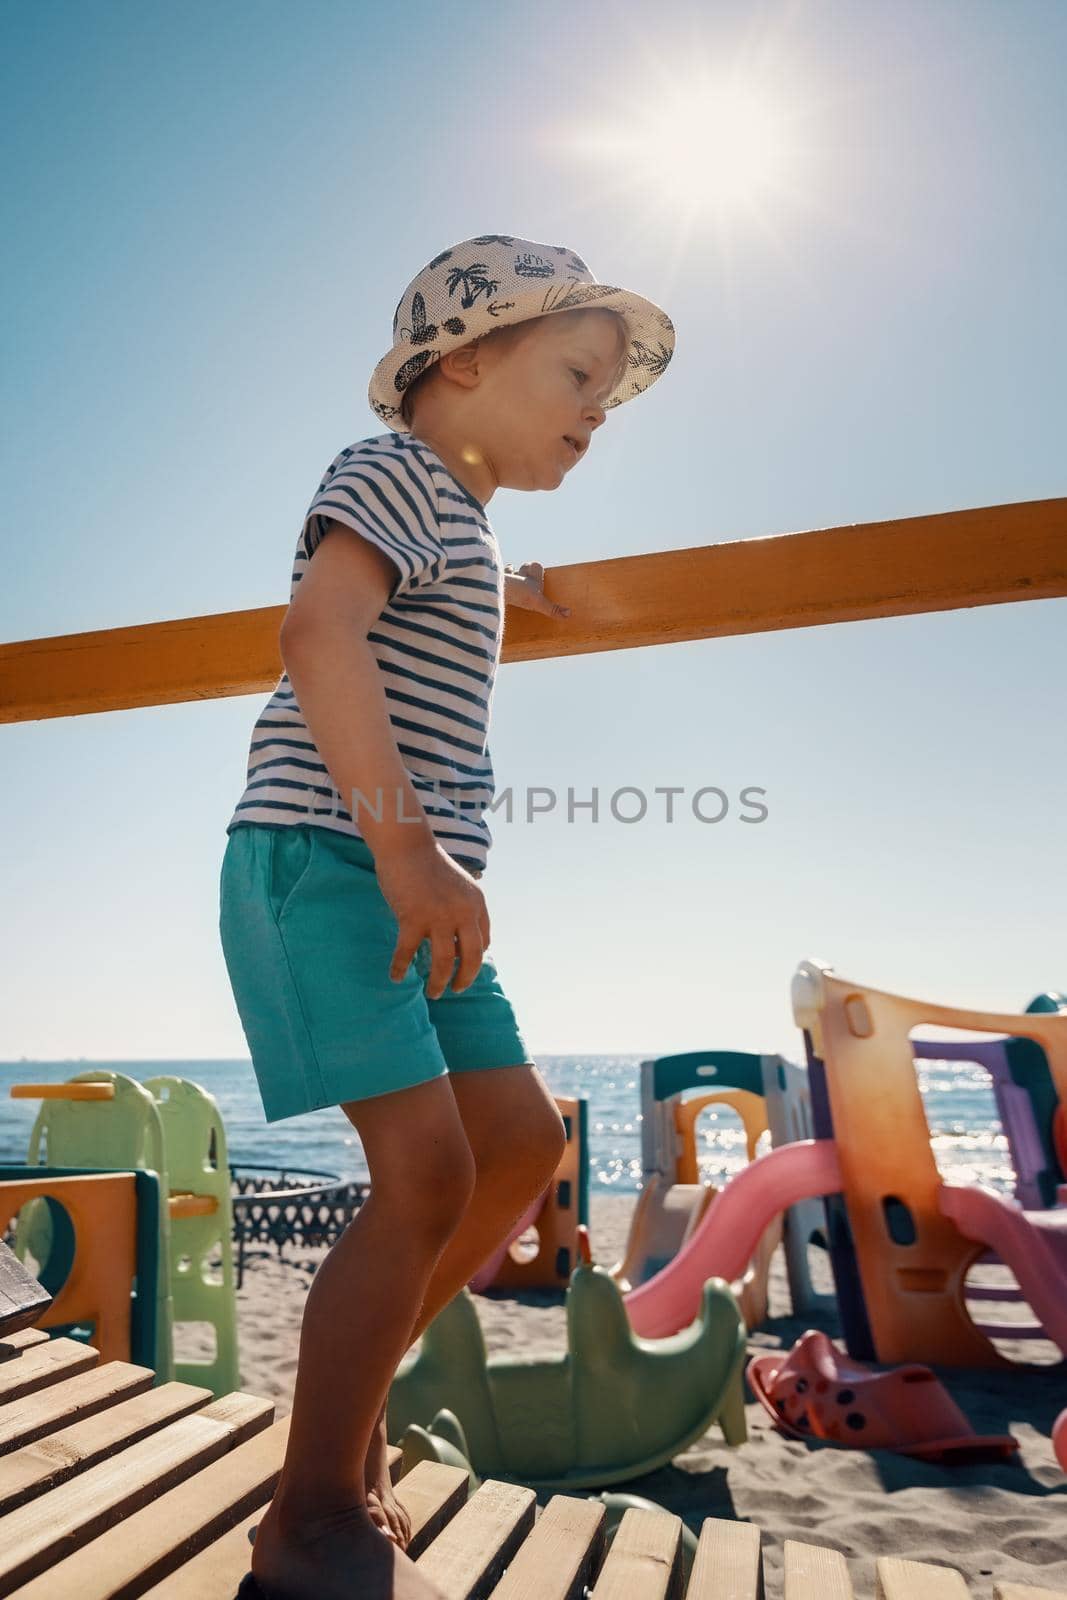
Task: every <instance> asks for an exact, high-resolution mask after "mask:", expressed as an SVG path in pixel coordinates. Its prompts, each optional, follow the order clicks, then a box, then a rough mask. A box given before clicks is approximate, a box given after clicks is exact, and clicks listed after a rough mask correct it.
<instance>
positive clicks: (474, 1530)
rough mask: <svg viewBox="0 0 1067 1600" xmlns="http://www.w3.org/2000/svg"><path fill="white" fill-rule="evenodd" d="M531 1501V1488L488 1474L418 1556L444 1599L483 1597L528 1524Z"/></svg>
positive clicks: (533, 1501)
mask: <svg viewBox="0 0 1067 1600" xmlns="http://www.w3.org/2000/svg"><path fill="white" fill-rule="evenodd" d="M403 1482H404V1480H403V1479H401V1480H400V1484H398V1485H397V1488H398V1489H399V1488H400V1487H401V1486H402V1484H403ZM536 1501H537V1496H536V1495H535V1494H534V1492H533V1490H532V1489H524V1488H523V1487H522V1486H521V1484H515V1483H498V1482H497V1481H496V1480H495V1479H493V1478H487V1479H486V1481H485V1482H484V1483H483V1484H482V1486H481V1488H480V1489H479V1490H478V1492H477V1494H475V1495H473V1496H472V1497H471V1499H469V1500H468V1501H467V1503H466V1505H465V1506H464V1507H463V1508H462V1510H460V1511H459V1512H458V1513H457V1514H456V1516H454V1517H453V1518H452V1520H451V1522H449V1523H447V1524H446V1526H445V1528H444V1529H443V1530H442V1532H441V1533H439V1534H438V1535H437V1538H436V1539H435V1540H434V1541H433V1543H432V1544H431V1545H430V1547H429V1549H428V1550H426V1551H424V1553H423V1554H422V1555H421V1556H419V1558H418V1567H419V1570H420V1571H421V1572H424V1573H425V1574H426V1576H427V1578H428V1579H429V1580H430V1582H431V1583H434V1584H436V1586H437V1588H438V1589H440V1591H441V1594H442V1597H443V1600H484V1596H486V1595H488V1594H489V1593H490V1592H491V1590H492V1587H493V1584H494V1583H495V1582H496V1581H497V1579H498V1578H499V1577H500V1575H501V1573H502V1572H503V1570H504V1568H505V1567H506V1566H507V1564H508V1562H509V1561H510V1560H511V1558H512V1556H513V1555H514V1553H515V1551H516V1550H517V1548H518V1547H519V1545H520V1544H521V1543H522V1541H523V1539H525V1537H526V1535H527V1534H528V1533H529V1531H530V1529H531V1528H532V1527H533V1523H534V1506H535V1504H536Z"/></svg>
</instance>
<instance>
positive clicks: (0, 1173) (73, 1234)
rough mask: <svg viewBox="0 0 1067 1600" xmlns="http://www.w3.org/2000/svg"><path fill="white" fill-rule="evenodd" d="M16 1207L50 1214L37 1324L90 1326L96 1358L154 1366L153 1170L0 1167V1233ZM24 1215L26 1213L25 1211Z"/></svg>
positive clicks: (157, 1208) (155, 1247) (156, 1199)
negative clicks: (45, 1301) (42, 1307)
mask: <svg viewBox="0 0 1067 1600" xmlns="http://www.w3.org/2000/svg"><path fill="white" fill-rule="evenodd" d="M23 1207H27V1208H33V1210H38V1211H40V1212H43V1214H44V1216H45V1217H51V1218H53V1219H54V1223H53V1229H52V1231H51V1233H50V1242H51V1246H52V1248H51V1249H50V1251H49V1253H48V1259H47V1261H46V1263H45V1265H44V1266H43V1267H42V1268H41V1271H40V1273H39V1275H38V1281H39V1282H40V1284H41V1287H42V1288H43V1289H45V1290H46V1291H47V1292H48V1294H49V1295H50V1296H51V1297H52V1299H51V1304H50V1305H49V1306H48V1308H47V1310H46V1311H44V1313H43V1314H42V1315H41V1316H40V1317H38V1318H37V1326H38V1327H40V1328H48V1329H53V1330H63V1331H64V1332H67V1331H68V1330H73V1329H75V1328H78V1327H81V1326H83V1325H87V1326H91V1329H92V1342H93V1345H94V1347H95V1348H96V1349H97V1350H99V1352H100V1358H101V1360H103V1361H132V1362H134V1363H136V1364H137V1365H138V1366H148V1367H154V1366H155V1357H156V1324H157V1318H158V1310H159V1308H158V1304H157V1298H156V1292H155V1290H156V1286H157V1285H158V1284H159V1279H160V1274H159V1236H160V1235H159V1212H160V1203H159V1179H158V1178H157V1176H156V1174H155V1173H154V1172H110V1171H100V1170H99V1169H88V1168H77V1167H59V1168H53V1167H39V1166H34V1167H28V1166H16V1165H12V1164H8V1163H5V1164H4V1165H2V1166H0V1233H2V1232H4V1231H6V1229H7V1228H8V1226H9V1224H10V1223H11V1220H12V1218H14V1217H15V1216H16V1215H18V1214H19V1213H20V1212H21V1210H22V1208H23ZM28 1214H32V1212H28Z"/></svg>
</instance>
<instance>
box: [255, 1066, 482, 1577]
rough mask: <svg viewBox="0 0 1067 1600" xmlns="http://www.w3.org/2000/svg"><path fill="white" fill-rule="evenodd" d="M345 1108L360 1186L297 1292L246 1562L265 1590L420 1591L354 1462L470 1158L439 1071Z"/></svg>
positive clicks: (465, 1185) (469, 1175) (448, 1231)
mask: <svg viewBox="0 0 1067 1600" xmlns="http://www.w3.org/2000/svg"><path fill="white" fill-rule="evenodd" d="M345 1110H346V1112H347V1114H348V1116H349V1118H350V1120H351V1121H352V1123H353V1124H354V1126H355V1127H356V1128H357V1130H358V1132H359V1135H360V1139H361V1142H362V1144H363V1149H364V1153H365V1155H366V1158H367V1164H368V1166H369V1168H370V1174H371V1194H370V1197H369V1199H368V1200H367V1201H365V1203H364V1204H363V1205H362V1206H361V1207H360V1209H359V1212H358V1214H357V1215H356V1217H355V1218H354V1219H353V1221H352V1222H351V1223H349V1225H348V1227H347V1228H346V1229H345V1231H344V1233H343V1234H342V1236H341V1238H340V1239H339V1240H338V1241H337V1243H336V1244H335V1245H334V1247H333V1249H332V1250H331V1251H330V1252H329V1254H328V1255H327V1256H326V1259H325V1260H324V1261H323V1263H322V1265H321V1266H320V1268H319V1270H318V1272H317V1273H316V1274H315V1277H314V1280H313V1282H312V1285H311V1288H310V1290H309V1291H308V1297H307V1303H306V1305H305V1308H304V1318H303V1323H302V1326H301V1330H300V1355H299V1361H298V1364H297V1374H296V1385H295V1390H294V1394H293V1412H292V1417H291V1419H290V1426H289V1440H288V1445H287V1448H286V1455H285V1461H284V1463H283V1466H282V1472H281V1478H280V1480H279V1483H278V1487H277V1489H276V1491H275V1494H274V1498H273V1500H272V1501H271V1504H270V1506H269V1507H268V1509H267V1511H266V1512H265V1513H264V1516H263V1518H262V1520H261V1521H260V1523H259V1526H258V1528H257V1532H256V1541H255V1545H254V1547H253V1556H252V1570H253V1573H254V1574H255V1576H256V1579H257V1581H258V1582H259V1584H260V1587H261V1588H262V1589H263V1590H264V1592H265V1594H266V1595H267V1597H268V1600H271V1597H272V1596H274V1595H279V1596H284V1600H303V1597H304V1596H307V1597H308V1600H311V1597H312V1596H314V1597H315V1600H342V1597H345V1600H351V1596H352V1595H355V1594H358V1595H360V1596H361V1597H362V1600H385V1597H387V1596H388V1597H390V1600H431V1597H434V1596H436V1590H434V1589H433V1588H432V1586H431V1585H430V1584H429V1583H428V1582H427V1581H426V1580H425V1579H424V1578H423V1577H422V1576H421V1575H420V1574H419V1573H418V1572H417V1571H416V1568H415V1565H414V1563H413V1562H412V1561H411V1560H410V1559H409V1558H408V1557H407V1556H406V1555H405V1554H404V1553H403V1551H402V1550H401V1549H400V1548H399V1547H398V1545H397V1544H396V1543H395V1542H394V1541H393V1540H390V1539H388V1538H386V1537H385V1535H384V1534H383V1533H382V1532H381V1531H380V1530H379V1529H378V1528H377V1527H375V1525H374V1522H373V1520H372V1518H371V1515H370V1512H369V1510H368V1507H367V1496H366V1489H365V1474H364V1460H365V1457H366V1453H367V1446H368V1444H369V1443H370V1437H371V1434H372V1432H373V1431H374V1429H375V1419H376V1418H377V1416H378V1413H379V1411H380V1410H381V1407H382V1405H383V1403H384V1401H385V1397H386V1395H387V1393H388V1389H389V1384H390V1383H391V1381H392V1377H393V1373H394V1371H395V1369H396V1366H397V1363H398V1362H399V1360H400V1358H401V1356H402V1355H403V1353H404V1351H405V1350H406V1349H407V1347H408V1345H409V1343H410V1341H411V1329H412V1326H413V1325H414V1322H415V1319H416V1317H417V1316H418V1314H419V1310H420V1307H421V1304H422V1301H423V1297H424V1294H425V1291H426V1286H427V1284H428V1283H429V1281H430V1278H431V1275H432V1273H433V1270H434V1267H435V1265H436V1263H437V1260H438V1258H439V1257H440V1255H441V1253H442V1251H443V1250H444V1249H445V1247H446V1245H447V1243H448V1240H449V1238H450V1237H451V1235H452V1234H453V1233H454V1231H455V1229H456V1228H457V1227H458V1225H459V1222H460V1220H461V1218H462V1216H463V1214H464V1212H465V1210H466V1208H467V1205H468V1204H469V1202H470V1199H471V1195H472V1193H473V1188H474V1181H475V1167H474V1160H473V1157H472V1154H471V1150H470V1146H469V1144H468V1142H467V1137H466V1134H465V1132H464V1128H463V1122H462V1120H461V1118H460V1115H459V1110H458V1107H457V1104H456V1099H455V1096H454V1095H453V1093H452V1090H451V1086H450V1084H449V1081H448V1079H447V1078H437V1079H434V1080H432V1081H431V1082H430V1083H425V1084H421V1085H419V1086H418V1087H417V1088H414V1089H407V1090H400V1091H398V1092H397V1093H396V1094H388V1095H381V1096H378V1097H376V1098H374V1099H371V1100H365V1101H361V1102H353V1103H352V1104H350V1105H348V1106H346V1107H345ZM413 1150H416V1151H417V1152H418V1161H417V1163H416V1164H414V1165H413V1163H412V1159H411V1157H412V1151H413Z"/></svg>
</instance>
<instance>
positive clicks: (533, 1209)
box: [467, 1189, 548, 1294]
mask: <svg viewBox="0 0 1067 1600" xmlns="http://www.w3.org/2000/svg"><path fill="white" fill-rule="evenodd" d="M547 1199H548V1190H547V1189H546V1190H545V1192H544V1194H539V1195H538V1197H537V1199H536V1200H535V1201H534V1202H533V1204H532V1205H531V1206H529V1207H528V1208H527V1210H526V1211H524V1212H523V1214H522V1216H521V1217H520V1218H519V1220H518V1222H516V1224H515V1226H514V1227H513V1228H512V1230H511V1232H510V1233H509V1234H508V1236H507V1238H506V1239H505V1240H504V1243H503V1244H501V1245H498V1246H497V1248H496V1249H495V1250H494V1252H493V1254H492V1255H491V1256H490V1257H489V1260H488V1261H483V1262H482V1265H481V1266H480V1267H479V1268H478V1270H477V1272H476V1273H475V1274H474V1277H473V1278H472V1279H471V1280H470V1282H469V1283H468V1285H467V1287H468V1289H473V1291H474V1293H475V1294H483V1293H484V1292H485V1290H486V1289H488V1288H489V1286H490V1284H491V1283H492V1281H493V1279H494V1278H495V1277H496V1275H497V1273H498V1272H499V1271H500V1269H501V1267H502V1266H503V1265H504V1257H505V1256H506V1255H507V1253H508V1251H509V1250H510V1249H511V1247H512V1245H513V1244H514V1243H515V1240H516V1239H521V1237H522V1235H523V1234H524V1233H525V1232H526V1230H527V1228H532V1227H533V1225H534V1223H535V1222H536V1221H537V1219H538V1217H539V1216H540V1215H541V1212H542V1211H543V1210H544V1206H545V1201H546V1200H547Z"/></svg>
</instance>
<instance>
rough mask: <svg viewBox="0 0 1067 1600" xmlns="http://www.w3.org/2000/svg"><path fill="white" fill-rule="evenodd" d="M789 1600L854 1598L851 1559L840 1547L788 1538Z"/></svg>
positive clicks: (785, 1592)
mask: <svg viewBox="0 0 1067 1600" xmlns="http://www.w3.org/2000/svg"><path fill="white" fill-rule="evenodd" d="M784 1561H785V1583H784V1595H785V1600H852V1579H851V1578H850V1577H849V1575H848V1563H847V1562H846V1561H845V1558H844V1556H843V1555H842V1554H841V1552H840V1551H839V1550H827V1549H824V1548H823V1546H822V1545H813V1544H801V1543H800V1542H799V1541H798V1540H796V1539H787V1540H786V1541H785V1550H784Z"/></svg>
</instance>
